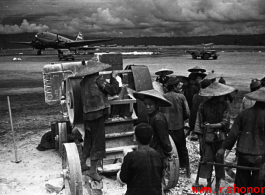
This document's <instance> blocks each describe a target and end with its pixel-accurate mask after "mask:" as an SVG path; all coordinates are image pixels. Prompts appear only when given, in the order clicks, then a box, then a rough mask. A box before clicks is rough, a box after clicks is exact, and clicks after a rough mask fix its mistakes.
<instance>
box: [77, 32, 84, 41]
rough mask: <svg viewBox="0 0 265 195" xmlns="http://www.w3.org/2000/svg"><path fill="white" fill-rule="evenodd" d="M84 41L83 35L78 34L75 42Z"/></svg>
mask: <svg viewBox="0 0 265 195" xmlns="http://www.w3.org/2000/svg"><path fill="white" fill-rule="evenodd" d="M81 40H84V37H83V34H82V33H81V32H79V33H78V35H77V37H76V41H81Z"/></svg>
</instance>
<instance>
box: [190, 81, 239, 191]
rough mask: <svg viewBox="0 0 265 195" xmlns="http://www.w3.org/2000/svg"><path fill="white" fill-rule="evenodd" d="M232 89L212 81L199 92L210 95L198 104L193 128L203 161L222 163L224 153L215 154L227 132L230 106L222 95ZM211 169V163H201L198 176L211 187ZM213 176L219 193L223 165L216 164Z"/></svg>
mask: <svg viewBox="0 0 265 195" xmlns="http://www.w3.org/2000/svg"><path fill="white" fill-rule="evenodd" d="M234 90H235V89H234V88H233V87H230V86H227V85H223V84H220V83H218V82H213V83H211V84H210V85H209V86H208V87H206V88H205V89H202V90H201V91H200V93H199V95H200V96H204V97H210V99H208V100H205V101H204V102H203V103H201V104H200V106H199V109H198V112H197V118H196V124H195V129H194V133H197V134H198V137H199V143H200V150H201V153H202V161H203V162H216V163H224V155H222V156H220V157H219V158H215V156H216V153H217V151H218V150H219V149H220V148H221V147H222V144H223V142H224V140H225V138H226V136H227V133H228V132H229V125H230V108H229V104H228V103H227V101H225V100H224V96H225V95H226V94H229V93H231V92H232V91H234ZM212 170H213V166H212V165H201V169H200V173H199V177H201V178H205V179H207V187H211V178H212ZM215 176H216V184H215V189H216V191H215V193H216V194H219V189H220V182H221V179H224V178H225V172H224V167H220V166H216V167H215Z"/></svg>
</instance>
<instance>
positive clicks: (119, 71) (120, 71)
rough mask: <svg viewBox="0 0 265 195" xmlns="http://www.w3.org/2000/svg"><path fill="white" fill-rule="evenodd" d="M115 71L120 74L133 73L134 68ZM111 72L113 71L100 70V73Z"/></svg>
mask: <svg viewBox="0 0 265 195" xmlns="http://www.w3.org/2000/svg"><path fill="white" fill-rule="evenodd" d="M115 72H117V73H118V74H122V73H131V72H132V70H115ZM111 73H112V71H101V72H99V74H100V75H104V74H111Z"/></svg>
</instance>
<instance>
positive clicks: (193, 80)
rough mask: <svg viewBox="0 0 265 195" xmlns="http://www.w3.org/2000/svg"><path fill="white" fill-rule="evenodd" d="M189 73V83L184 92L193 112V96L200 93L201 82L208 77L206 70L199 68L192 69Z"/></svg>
mask: <svg viewBox="0 0 265 195" xmlns="http://www.w3.org/2000/svg"><path fill="white" fill-rule="evenodd" d="M188 71H189V72H191V73H190V74H189V83H188V86H187V87H186V88H185V90H184V95H185V97H186V99H187V101H188V105H189V108H190V110H192V100H193V96H194V94H196V93H198V92H199V91H200V82H201V81H202V80H203V79H204V78H205V77H206V76H207V74H206V73H205V72H206V70H205V69H203V68H200V67H198V66H195V67H193V68H190V69H189V70H188Z"/></svg>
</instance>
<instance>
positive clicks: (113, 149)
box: [106, 145, 137, 154]
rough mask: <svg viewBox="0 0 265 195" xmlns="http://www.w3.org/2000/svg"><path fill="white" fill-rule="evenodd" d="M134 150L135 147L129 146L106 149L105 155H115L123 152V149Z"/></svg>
mask: <svg viewBox="0 0 265 195" xmlns="http://www.w3.org/2000/svg"><path fill="white" fill-rule="evenodd" d="M130 148H131V149H136V148H137V145H130V146H122V147H116V148H107V149H106V153H107V154H108V153H115V152H123V150H124V149H130Z"/></svg>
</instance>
